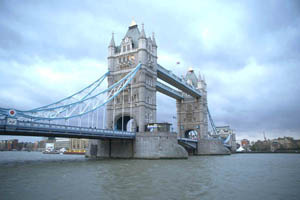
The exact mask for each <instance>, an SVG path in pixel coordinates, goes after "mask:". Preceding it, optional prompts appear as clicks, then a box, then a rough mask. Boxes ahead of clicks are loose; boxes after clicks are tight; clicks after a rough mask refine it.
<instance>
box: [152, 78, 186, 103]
mask: <svg viewBox="0 0 300 200" xmlns="http://www.w3.org/2000/svg"><path fill="white" fill-rule="evenodd" d="M156 90H157V91H159V92H161V93H163V94H165V95H167V96H169V97H172V98H174V99H178V100H181V99H183V95H182V93H181V92H179V91H177V90H174V89H173V88H170V87H169V86H166V85H165V84H163V83H161V82H158V81H157V82H156Z"/></svg>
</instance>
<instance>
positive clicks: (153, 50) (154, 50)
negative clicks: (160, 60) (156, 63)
mask: <svg viewBox="0 0 300 200" xmlns="http://www.w3.org/2000/svg"><path fill="white" fill-rule="evenodd" d="M152 52H153V55H154V56H155V57H156V58H157V44H156V40H155V36H154V32H153V33H152Z"/></svg>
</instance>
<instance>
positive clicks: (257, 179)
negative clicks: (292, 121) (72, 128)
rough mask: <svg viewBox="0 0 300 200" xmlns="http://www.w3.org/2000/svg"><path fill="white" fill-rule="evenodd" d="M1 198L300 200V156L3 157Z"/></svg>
mask: <svg viewBox="0 0 300 200" xmlns="http://www.w3.org/2000/svg"><path fill="white" fill-rule="evenodd" d="M0 199H1V200H9V199H17V200H19V199H22V200H27V199H28V200H29V199H30V200H33V199H39V200H40V199H41V200H48V199H59V200H64V199H66V200H67V199H70V200H77V199H80V200H90V199H97V200H102V199H130V200H131V199H137V200H138V199H158V200H160V199H162V200H163V199H201V200H205V199H209V200H212V199H241V200H247V199H251V200H252V199H264V200H269V199H270V200H275V199H276V200H277V199H288V200H291V199H295V200H296V199H297V200H299V199H300V154H235V155H231V156H192V157H189V159H187V160H98V161H92V160H87V159H85V158H84V156H78V155H49V154H42V153H39V152H0Z"/></svg>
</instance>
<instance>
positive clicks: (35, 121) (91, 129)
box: [0, 22, 230, 158]
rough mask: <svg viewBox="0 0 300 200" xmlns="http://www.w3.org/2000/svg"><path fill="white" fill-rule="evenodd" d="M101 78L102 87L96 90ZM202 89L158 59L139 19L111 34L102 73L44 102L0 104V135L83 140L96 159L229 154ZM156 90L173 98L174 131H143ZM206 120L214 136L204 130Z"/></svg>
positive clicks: (151, 119)
mask: <svg viewBox="0 0 300 200" xmlns="http://www.w3.org/2000/svg"><path fill="white" fill-rule="evenodd" d="M159 79H160V80H162V81H164V82H166V83H167V84H169V85H171V86H173V87H174V88H171V87H170V86H168V85H166V84H164V83H162V82H160V81H158V80H159ZM104 80H107V82H108V87H107V89H104V90H103V89H101V87H100V86H101V85H102V83H103V81H104ZM206 87H207V86H206V82H205V80H204V78H202V77H201V75H200V74H199V76H198V77H197V76H196V75H195V73H194V71H193V69H189V71H188V72H187V74H186V77H185V78H179V77H178V76H176V75H174V74H173V73H172V72H171V71H169V70H167V69H166V68H164V67H163V66H161V65H160V64H158V63H157V44H156V40H155V36H154V33H153V34H152V37H146V33H145V30H144V25H142V27H141V30H139V28H138V25H137V24H136V23H135V22H133V23H132V24H131V25H130V26H129V27H128V30H127V33H126V34H125V36H124V38H123V39H122V41H121V43H120V44H119V45H116V43H115V39H114V35H112V38H111V41H110V43H109V46H108V72H107V73H105V74H104V75H103V76H102V77H100V78H99V79H98V80H96V81H95V82H94V83H92V84H90V85H89V86H87V87H86V88H84V89H82V90H80V91H79V92H77V93H75V94H73V95H71V96H69V97H66V98H64V99H62V100H60V101H57V102H55V103H52V104H49V105H46V106H42V107H39V108H35V109H32V110H27V111H21V110H17V109H8V108H0V118H2V119H0V134H5V135H25V136H26V135H27V136H29V135H30V136H52V137H76V138H89V139H91V140H90V142H89V150H88V152H87V156H88V157H96V158H105V157H115V158H118V157H120V158H185V157H187V151H189V152H190V153H191V152H192V153H193V154H198V155H202V154H229V153H230V152H229V150H228V148H227V147H229V146H228V141H227V140H229V139H230V138H227V140H226V141H224V140H221V139H220V138H218V137H217V136H216V128H215V125H214V123H213V120H212V117H211V116H210V113H209V111H208V107H207V91H206ZM175 88H176V89H175ZM156 92H161V93H163V94H165V95H167V96H169V97H171V98H173V99H174V100H176V109H177V120H178V123H177V131H178V133H177V134H176V133H171V132H170V131H169V130H164V131H159V130H158V129H157V130H154V131H153V130H151V131H150V130H149V124H156V123H157V120H156V113H157V106H156V105H157V100H156ZM99 115H102V120H103V121H102V127H99V124H100V119H99V118H101V117H99ZM208 119H209V121H210V124H211V126H212V130H213V133H214V134H215V135H214V137H212V136H211V134H210V133H209V132H208V125H209V123H208ZM191 132H192V133H193V137H192V138H191V134H190V133H191ZM224 142H225V143H226V144H224ZM179 144H180V145H179ZM229 148H230V147H229Z"/></svg>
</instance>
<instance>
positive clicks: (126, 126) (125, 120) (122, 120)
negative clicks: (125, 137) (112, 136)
mask: <svg viewBox="0 0 300 200" xmlns="http://www.w3.org/2000/svg"><path fill="white" fill-rule="evenodd" d="M122 125H123V128H122ZM115 129H116V130H118V131H122V130H123V131H130V132H136V131H138V130H137V129H138V127H137V126H136V121H135V119H133V118H131V117H130V116H128V115H125V116H123V117H122V116H121V117H119V118H118V120H117V123H116V127H115Z"/></svg>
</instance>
